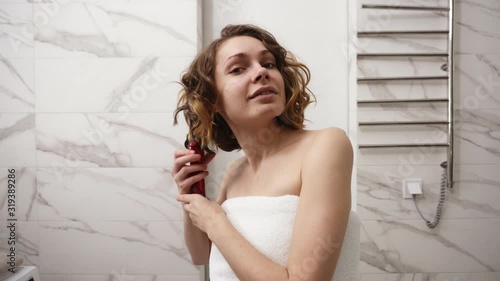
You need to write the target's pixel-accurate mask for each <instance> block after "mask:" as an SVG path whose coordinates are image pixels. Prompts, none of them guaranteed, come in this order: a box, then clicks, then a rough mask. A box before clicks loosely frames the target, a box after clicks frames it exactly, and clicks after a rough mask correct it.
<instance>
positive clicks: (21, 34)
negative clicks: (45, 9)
mask: <svg viewBox="0 0 500 281" xmlns="http://www.w3.org/2000/svg"><path fill="white" fill-rule="evenodd" d="M18 2H19V3H13V2H10V3H2V2H0V18H1V23H0V57H8V58H13V57H16V58H27V57H33V5H32V4H29V3H27V2H20V1H18Z"/></svg>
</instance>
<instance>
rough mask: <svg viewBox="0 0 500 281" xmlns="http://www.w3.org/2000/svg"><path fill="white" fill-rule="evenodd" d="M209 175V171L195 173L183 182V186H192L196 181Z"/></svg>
mask: <svg viewBox="0 0 500 281" xmlns="http://www.w3.org/2000/svg"><path fill="white" fill-rule="evenodd" d="M206 176H208V171H203V172H201V173H199V174H196V175H193V176H191V177H189V178H187V179H186V180H184V181H183V182H182V186H192V185H193V184H194V183H195V182H199V181H201V180H202V179H204V178H205V177H206Z"/></svg>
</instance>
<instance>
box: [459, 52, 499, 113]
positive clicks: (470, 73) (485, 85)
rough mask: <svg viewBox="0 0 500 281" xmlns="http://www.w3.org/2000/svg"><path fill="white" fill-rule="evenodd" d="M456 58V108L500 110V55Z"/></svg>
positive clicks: (461, 56)
mask: <svg viewBox="0 0 500 281" xmlns="http://www.w3.org/2000/svg"><path fill="white" fill-rule="evenodd" d="M499 48H500V45H499ZM455 58H456V64H455V77H456V78H455V81H456V87H455V93H454V97H455V103H454V108H455V109H462V110H473V109H500V55H482V54H477V55H465V54H463V55H456V56H455Z"/></svg>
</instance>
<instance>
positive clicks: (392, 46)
mask: <svg viewBox="0 0 500 281" xmlns="http://www.w3.org/2000/svg"><path fill="white" fill-rule="evenodd" d="M447 2H448V1H406V0H405V1H397V2H388V3H385V4H392V5H411V6H433V7H434V6H440V7H447V6H448V3H447ZM361 3H363V4H381V2H380V1H377V0H366V1H358V6H357V15H356V19H357V31H359V32H361V31H385V30H447V17H448V13H446V12H435V13H434V12H422V11H407V10H387V9H362V8H361ZM355 46H356V49H357V50H358V51H359V52H373V53H378V52H390V53H392V52H443V51H446V50H447V40H446V36H445V35H421V36H414V35H396V36H379V37H369V38H367V37H359V38H358V40H357V41H356V43H355Z"/></svg>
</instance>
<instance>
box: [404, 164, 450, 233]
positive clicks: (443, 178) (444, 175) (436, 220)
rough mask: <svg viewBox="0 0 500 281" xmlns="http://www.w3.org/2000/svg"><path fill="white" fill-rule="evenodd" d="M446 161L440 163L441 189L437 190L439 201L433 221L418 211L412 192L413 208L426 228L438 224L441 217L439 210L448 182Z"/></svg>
mask: <svg viewBox="0 0 500 281" xmlns="http://www.w3.org/2000/svg"><path fill="white" fill-rule="evenodd" d="M447 166H448V165H447V162H446V161H445V162H443V163H442V164H441V167H442V168H443V173H442V174H441V190H440V192H439V202H438V205H437V208H436V216H435V217H434V221H433V222H431V221H429V220H427V219H426V218H425V217H424V216H423V215H422V213H421V212H420V209H419V208H418V205H417V200H416V198H417V196H416V194H413V203H415V208H417V211H418V214H419V215H420V217H422V219H423V220H424V221H425V224H426V225H427V227H428V228H430V229H433V228H435V227H436V226H437V225H438V224H439V220H440V219H441V212H442V211H443V204H444V200H445V199H446V185H447V182H448V173H447V169H446V168H447Z"/></svg>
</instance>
